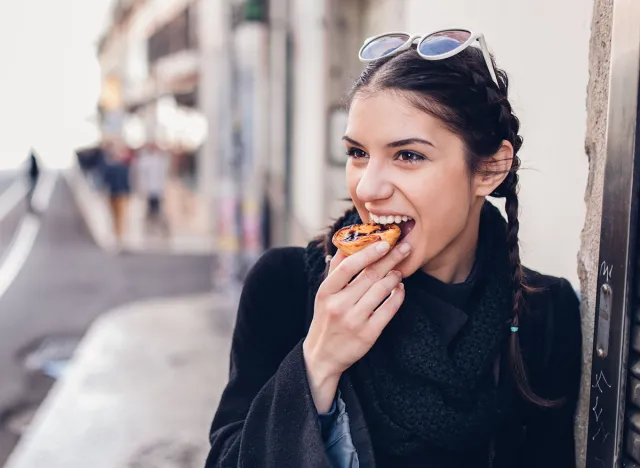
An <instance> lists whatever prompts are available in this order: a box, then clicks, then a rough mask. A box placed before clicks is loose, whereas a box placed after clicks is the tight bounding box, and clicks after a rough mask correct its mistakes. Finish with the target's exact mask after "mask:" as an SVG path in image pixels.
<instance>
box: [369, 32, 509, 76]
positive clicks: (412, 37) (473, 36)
mask: <svg viewBox="0 0 640 468" xmlns="http://www.w3.org/2000/svg"><path fill="white" fill-rule="evenodd" d="M449 31H451V32H453V31H462V32H466V33H469V39H467V40H466V41H465V42H463V43H462V44H460V45H459V46H458V47H456V48H455V49H453V50H450V51H449V52H446V53H444V54H439V55H424V54H421V53H420V45H421V44H422V43H423V42H424V41H426V40H427V39H429V38H430V37H432V36H435V35H436V34H440V33H443V32H449ZM398 35H405V36H408V37H409V39H407V41H406V42H405V43H404V44H402V45H401V46H400V47H398V48H397V49H394V50H393V51H392V52H389V53H387V54H385V55H382V56H380V57H376V58H373V59H366V58H364V57H363V56H362V52H363V51H364V49H365V48H366V47H367V46H368V45H369V44H371V43H372V42H373V41H376V40H378V39H380V38H383V37H386V36H398ZM416 40H418V44H417V46H416V51H417V52H418V55H420V57H422V58H423V59H425V60H443V59H446V58H449V57H453V56H454V55H456V54H459V53H460V52H462V51H463V50H465V49H466V48H467V47H469V46H470V45H471V44H473V43H474V42H475V41H478V42H479V43H480V50H481V51H482V56H483V57H484V61H485V62H486V64H487V68H488V69H489V74H490V75H491V79H492V80H493V82H494V83H495V84H496V85H497V84H498V78H497V77H496V70H495V68H494V67H493V62H492V61H491V55H490V54H489V48H488V47H487V41H486V40H485V39H484V34H480V33H474V32H473V31H470V30H468V29H464V28H447V29H440V30H439V31H435V32H432V33H429V34H409V33H406V32H386V33H383V34H378V35H377V36H373V37H369V38H367V39H365V41H364V44H363V45H362V47H360V51H359V52H358V58H359V59H360V61H361V62H364V63H369V62H375V61H376V60H380V59H381V58H384V57H387V56H389V55H392V54H396V53H399V52H403V51H405V50H407V49H409V48H410V47H411V46H412V45H413V43H414V42H415V41H416Z"/></svg>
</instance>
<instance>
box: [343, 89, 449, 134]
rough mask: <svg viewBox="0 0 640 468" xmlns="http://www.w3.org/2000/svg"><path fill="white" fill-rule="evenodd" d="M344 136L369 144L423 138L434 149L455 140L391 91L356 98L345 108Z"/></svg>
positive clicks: (436, 122)
mask: <svg viewBox="0 0 640 468" xmlns="http://www.w3.org/2000/svg"><path fill="white" fill-rule="evenodd" d="M346 134H347V135H348V136H349V137H350V138H353V139H354V140H357V141H359V142H361V143H363V144H373V145H376V144H382V145H386V144H387V143H389V142H390V141H397V140H402V139H405V138H415V137H423V138H426V139H428V140H429V141H431V142H432V143H433V144H434V145H436V146H437V145H438V142H440V143H444V142H446V140H448V139H450V138H452V137H453V138H456V139H457V137H456V136H455V135H454V134H453V133H452V132H451V131H449V130H448V129H447V128H446V127H445V126H444V124H443V123H442V122H441V121H440V120H439V119H437V118H436V117H433V116H432V115H430V114H428V113H427V112H425V111H423V110H421V109H418V108H416V107H415V106H413V105H412V104H411V103H410V101H409V99H407V97H406V96H403V95H402V94H401V93H398V92H393V91H377V92H375V93H372V94H368V93H367V94H362V95H356V97H355V98H354V100H353V101H352V103H351V107H350V108H349V117H348V120H347V130H346Z"/></svg>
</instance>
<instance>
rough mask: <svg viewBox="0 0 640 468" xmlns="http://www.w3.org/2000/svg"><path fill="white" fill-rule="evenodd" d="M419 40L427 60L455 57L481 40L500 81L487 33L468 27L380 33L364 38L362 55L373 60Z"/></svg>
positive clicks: (492, 71) (491, 69)
mask: <svg viewBox="0 0 640 468" xmlns="http://www.w3.org/2000/svg"><path fill="white" fill-rule="evenodd" d="M416 41H418V42H417V45H416V51H417V52H418V55H420V57H422V58H423V59H425V60H442V59H446V58H449V57H453V56H454V55H456V54H459V53H460V52H462V51H463V50H465V49H466V48H467V47H469V46H470V45H472V44H473V43H475V41H478V42H479V43H480V50H482V55H483V56H484V61H485V62H486V63H487V67H488V68H489V74H490V75H491V79H492V80H493V81H494V83H495V84H498V79H497V78H496V71H495V69H494V67H493V62H492V61H491V56H490V55H489V49H488V48H487V43H486V41H485V40H484V35H482V34H478V33H474V32H471V31H468V30H466V29H443V30H441V31H436V32H434V33H431V34H426V35H412V34H407V33H403V32H390V33H384V34H380V35H378V36H374V37H370V38H368V39H367V40H365V41H364V44H363V45H362V47H361V48H360V52H359V53H358V57H359V58H360V61H362V62H373V61H375V60H379V59H381V58H384V57H387V56H389V55H391V54H396V53H399V52H402V51H404V50H407V49H408V48H410V47H411V46H412V45H413V44H414V43H415V42H416Z"/></svg>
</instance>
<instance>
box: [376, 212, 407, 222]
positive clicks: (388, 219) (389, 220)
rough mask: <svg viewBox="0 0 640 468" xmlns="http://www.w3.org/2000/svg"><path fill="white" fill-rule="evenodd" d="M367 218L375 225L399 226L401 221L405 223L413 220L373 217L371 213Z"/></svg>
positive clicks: (397, 217) (403, 217)
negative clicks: (393, 224) (392, 224)
mask: <svg viewBox="0 0 640 468" xmlns="http://www.w3.org/2000/svg"><path fill="white" fill-rule="evenodd" d="M369 218H370V219H371V222H373V223H376V224H391V223H396V224H400V223H401V222H403V221H404V222H406V221H409V220H411V219H413V218H412V217H411V216H400V215H397V216H378V215H374V214H373V213H369Z"/></svg>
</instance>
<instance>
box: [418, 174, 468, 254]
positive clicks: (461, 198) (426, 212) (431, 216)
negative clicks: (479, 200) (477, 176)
mask: <svg viewBox="0 0 640 468" xmlns="http://www.w3.org/2000/svg"><path fill="white" fill-rule="evenodd" d="M409 196H410V197H411V202H412V204H413V205H414V207H415V209H416V212H417V213H418V216H419V219H420V226H419V232H420V236H421V239H420V245H419V250H421V256H423V257H432V256H434V255H436V254H438V253H439V252H440V251H441V250H442V249H444V248H445V247H446V246H447V245H448V244H449V243H450V242H451V241H452V240H453V239H454V238H455V237H456V236H457V235H458V234H460V232H461V231H462V230H463V229H464V227H465V226H466V223H467V220H468V217H469V212H470V209H471V206H472V201H473V200H472V198H473V197H472V196H471V192H470V186H469V183H468V179H467V178H465V177H457V178H450V177H446V178H445V177H441V178H430V181H429V182H426V181H425V182H423V183H422V184H421V186H420V187H418V188H416V189H415V190H414V191H412V192H411V194H410V195H409ZM416 253H417V252H416ZM425 260H426V258H425Z"/></svg>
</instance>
